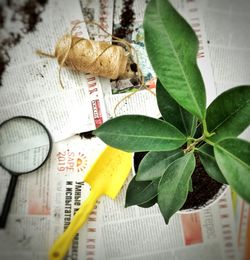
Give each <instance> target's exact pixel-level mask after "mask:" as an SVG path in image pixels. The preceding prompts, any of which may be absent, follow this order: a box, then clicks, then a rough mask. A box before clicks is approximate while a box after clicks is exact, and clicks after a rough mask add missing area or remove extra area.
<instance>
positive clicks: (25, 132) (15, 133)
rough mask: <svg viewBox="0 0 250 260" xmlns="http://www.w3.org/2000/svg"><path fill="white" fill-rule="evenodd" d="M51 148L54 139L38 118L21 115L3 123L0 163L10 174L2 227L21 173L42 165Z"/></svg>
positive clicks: (0, 218) (0, 224) (0, 125)
mask: <svg viewBox="0 0 250 260" xmlns="http://www.w3.org/2000/svg"><path fill="white" fill-rule="evenodd" d="M51 148H52V139H51V136H50V134H49V132H48V130H47V128H46V127H45V126H44V125H43V124H42V123H41V122H39V121H38V120H36V119H35V118H32V117H27V116H18V117H13V118H11V119H8V120H6V121H4V122H3V123H1V124H0V165H1V166H2V167H3V168H4V169H6V170H7V171H8V172H9V173H10V174H11V179H10V183H9V187H8V190H7V194H6V197H5V201H4V204H3V208H2V214H1V217H0V228H4V227H5V225H6V221H7V217H8V214H9V210H10V206H11V202H12V200H13V197H14V192H15V187H16V184H17V179H18V176H19V175H21V174H25V173H30V172H33V171H35V170H37V169H38V168H40V167H41V166H42V165H43V164H44V163H45V161H46V160H47V159H48V157H49V154H50V152H51Z"/></svg>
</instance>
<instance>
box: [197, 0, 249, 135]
mask: <svg viewBox="0 0 250 260" xmlns="http://www.w3.org/2000/svg"><path fill="white" fill-rule="evenodd" d="M202 12H203V17H204V22H205V29H206V32H207V37H208V43H209V44H208V49H209V54H210V57H211V64H212V68H213V75H214V80H215V86H216V93H217V95H219V94H221V93H222V92H224V91H226V90H228V89H230V88H232V87H236V86H241V85H249V84H250V74H249V66H250V46H249V41H250V32H249V29H248V26H247V24H249V22H250V17H249V12H250V3H249V1H248V0H242V1H240V2H235V1H233V0H229V1H227V2H226V3H225V1H222V0H220V1H215V0H212V1H207V0H203V1H202ZM241 137H243V138H245V139H247V140H250V128H248V129H247V130H246V131H245V132H244V133H243V134H242V135H241Z"/></svg>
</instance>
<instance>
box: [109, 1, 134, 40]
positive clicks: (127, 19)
mask: <svg viewBox="0 0 250 260" xmlns="http://www.w3.org/2000/svg"><path fill="white" fill-rule="evenodd" d="M133 4H134V0H123V7H122V11H121V16H120V26H119V27H118V28H116V29H114V32H113V35H114V36H116V37H119V38H121V39H127V40H129V39H128V38H129V36H130V35H131V33H132V32H133V23H134V20H135V12H134V10H133Z"/></svg>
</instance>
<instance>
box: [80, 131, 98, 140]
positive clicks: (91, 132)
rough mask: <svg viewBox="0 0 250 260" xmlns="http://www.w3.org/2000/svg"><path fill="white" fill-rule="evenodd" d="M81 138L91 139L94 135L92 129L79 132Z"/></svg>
mask: <svg viewBox="0 0 250 260" xmlns="http://www.w3.org/2000/svg"><path fill="white" fill-rule="evenodd" d="M79 135H80V137H81V138H85V139H91V138H92V137H95V135H93V131H88V132H83V133H80V134H79Z"/></svg>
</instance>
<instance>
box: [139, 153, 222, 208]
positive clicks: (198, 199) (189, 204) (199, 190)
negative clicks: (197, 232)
mask: <svg viewBox="0 0 250 260" xmlns="http://www.w3.org/2000/svg"><path fill="white" fill-rule="evenodd" d="M145 155H146V153H145V152H138V153H135V156H134V168H135V172H137V170H138V167H139V163H140V162H141V160H142V159H143V157H144V156H145ZM195 158H196V168H195V171H194V173H193V174H192V183H193V191H192V192H189V193H188V196H187V200H186V202H185V203H184V205H183V206H182V208H181V209H198V208H200V207H201V206H203V205H205V204H206V202H207V201H209V200H211V199H212V198H213V197H214V196H215V195H216V194H217V192H218V191H219V189H220V188H221V186H222V184H221V183H219V182H217V181H215V180H214V179H212V178H210V177H209V175H208V174H207V173H206V171H205V169H204V168H203V166H202V164H201V162H200V159H199V156H198V155H196V156H195Z"/></svg>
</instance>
